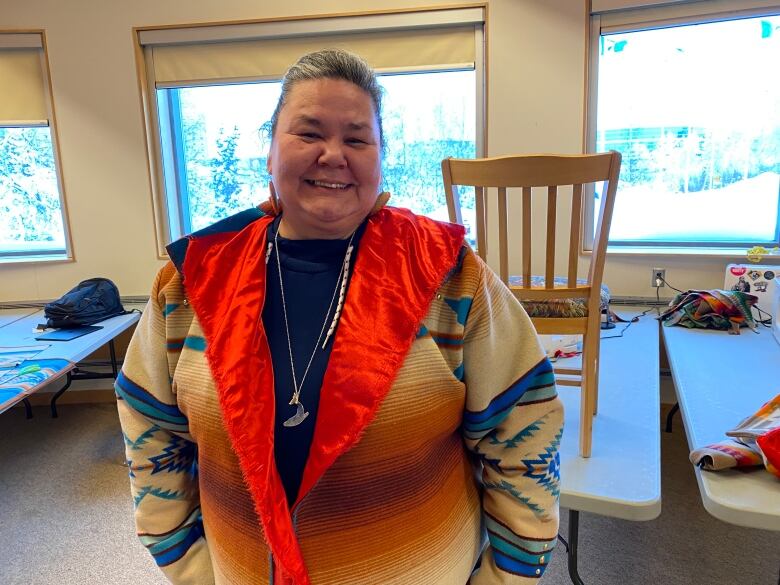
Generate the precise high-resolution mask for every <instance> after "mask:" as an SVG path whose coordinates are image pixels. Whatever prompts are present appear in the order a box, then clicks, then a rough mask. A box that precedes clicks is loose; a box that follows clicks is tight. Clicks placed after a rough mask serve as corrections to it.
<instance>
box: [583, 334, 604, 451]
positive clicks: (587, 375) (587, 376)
mask: <svg viewBox="0 0 780 585" xmlns="http://www.w3.org/2000/svg"><path fill="white" fill-rule="evenodd" d="M599 341H600V339H599V329H598V327H595V328H594V327H592V326H591V324H589V326H588V331H587V332H586V334H585V335H584V336H583V340H582V387H581V390H582V391H581V398H580V456H581V457H590V454H591V446H592V443H593V416H594V415H595V414H596V408H597V400H598V355H599V346H598V344H599Z"/></svg>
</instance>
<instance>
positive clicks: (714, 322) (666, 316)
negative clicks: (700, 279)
mask: <svg viewBox="0 0 780 585" xmlns="http://www.w3.org/2000/svg"><path fill="white" fill-rule="evenodd" d="M757 300H758V297H756V296H754V295H750V294H747V293H743V292H739V291H733V290H717V289H716V290H689V291H687V292H684V293H679V294H677V295H676V296H675V297H674V298H673V299H672V302H670V303H669V308H668V309H666V311H664V312H663V313H662V314H661V316H660V317H659V318H660V319H661V322H662V323H663V324H664V325H666V326H667V327H669V326H671V325H682V326H683V327H688V328H689V329H695V328H699V329H722V330H726V329H727V330H728V331H729V333H733V334H736V335H739V328H740V326H742V325H747V326H748V327H750V328H751V329H755V328H756V322H755V321H754V320H753V315H752V314H751V312H750V308H751V307H752V306H753V305H754V304H756V301H757Z"/></svg>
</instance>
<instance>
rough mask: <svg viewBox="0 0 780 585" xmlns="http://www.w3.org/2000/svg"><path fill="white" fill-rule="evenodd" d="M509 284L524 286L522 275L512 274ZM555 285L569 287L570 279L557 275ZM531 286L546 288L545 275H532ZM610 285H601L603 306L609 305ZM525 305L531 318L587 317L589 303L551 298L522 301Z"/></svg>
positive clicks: (584, 282) (582, 281) (584, 300)
mask: <svg viewBox="0 0 780 585" xmlns="http://www.w3.org/2000/svg"><path fill="white" fill-rule="evenodd" d="M509 284H510V285H512V286H523V277H522V276H510V277H509ZM577 284H581V285H586V284H588V281H587V280H585V279H577ZM553 286H554V287H555V288H567V287H568V286H569V280H568V279H567V278H566V277H563V276H556V277H555V278H554V279H553ZM531 288H533V289H541V288H544V277H543V276H531ZM609 299H610V293H609V287H607V285H606V284H602V285H601V307H602V308H604V307H607V306H609ZM520 304H521V305H523V308H524V309H525V311H526V313H528V316H529V317H531V318H534V317H538V318H543V317H548V318H549V317H558V318H566V317H587V316H588V305H587V301H586V299H577V298H573V299H549V300H546V301H539V300H533V301H529V300H526V301H520Z"/></svg>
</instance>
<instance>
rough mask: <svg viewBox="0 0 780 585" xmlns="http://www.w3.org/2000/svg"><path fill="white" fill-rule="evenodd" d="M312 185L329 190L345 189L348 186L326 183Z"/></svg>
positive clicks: (317, 182)
mask: <svg viewBox="0 0 780 585" xmlns="http://www.w3.org/2000/svg"><path fill="white" fill-rule="evenodd" d="M311 183H312V185H316V186H317V187H327V188H328V189H344V188H346V186H347V184H346V183H326V182H325V181H311Z"/></svg>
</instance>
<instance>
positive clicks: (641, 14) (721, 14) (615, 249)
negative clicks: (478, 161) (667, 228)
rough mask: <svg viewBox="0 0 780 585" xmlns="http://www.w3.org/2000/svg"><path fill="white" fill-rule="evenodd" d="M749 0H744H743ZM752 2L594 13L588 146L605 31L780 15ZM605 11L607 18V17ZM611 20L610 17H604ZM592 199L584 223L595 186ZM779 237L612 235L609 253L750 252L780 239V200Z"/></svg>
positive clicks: (591, 217)
mask: <svg viewBox="0 0 780 585" xmlns="http://www.w3.org/2000/svg"><path fill="white" fill-rule="evenodd" d="M743 2H744V0H743ZM748 3H749V4H752V6H748V7H744V4H739V5H740V6H742V7H741V8H735V6H737V5H738V3H737V2H736V0H714V1H710V2H681V3H679V4H678V5H672V6H660V7H656V6H653V7H648V8H644V9H642V8H639V9H633V8H623V9H619V10H613V11H605V12H603V13H591V15H590V18H589V30H588V44H587V50H586V72H587V74H586V87H585V94H586V98H585V104H586V116H585V132H584V142H585V144H584V148H585V152H596V125H597V120H596V116H597V111H598V107H597V106H598V65H599V46H600V39H601V36H602V35H603V34H605V33H607V34H608V33H622V32H638V31H644V30H655V29H664V28H672V27H680V26H689V25H696V24H707V23H714V22H725V21H733V20H740V19H745V18H756V17H761V16H778V15H780V4H779V3H777V2H776V0H773V1H772V2H771V3H770V2H767V1H762V0H748ZM602 16H603V17H604V18H602ZM604 21H606V22H604ZM586 201H587V202H588V203H587V205H585V206H584V209H583V221H584V222H585V223H584V225H587V226H591V225H593V223H594V221H595V207H596V205H595V196H594V192H593V188H592V187H591V189H590V190H589V192H588V197H587V199H586ZM777 215H778V217H777V224H776V227H775V240H773V241H772V242H702V241H699V242H676V241H667V242H650V241H645V242H638V241H625V240H623V241H615V240H610V242H609V245H608V247H607V252H608V253H609V254H625V255H648V254H649V255H672V256H675V255H695V256H711V257H712V256H715V257H726V258H734V257H736V258H740V257H744V254H745V250H746V249H747V248H751V247H753V246H755V245H757V244H758V245H764V246H767V245H768V246H775V245H780V201H779V203H778V210H777ZM583 231H584V234H583V242H582V245H583V251H585V252H586V253H589V252H590V251H592V249H593V231H592V230H583Z"/></svg>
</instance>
